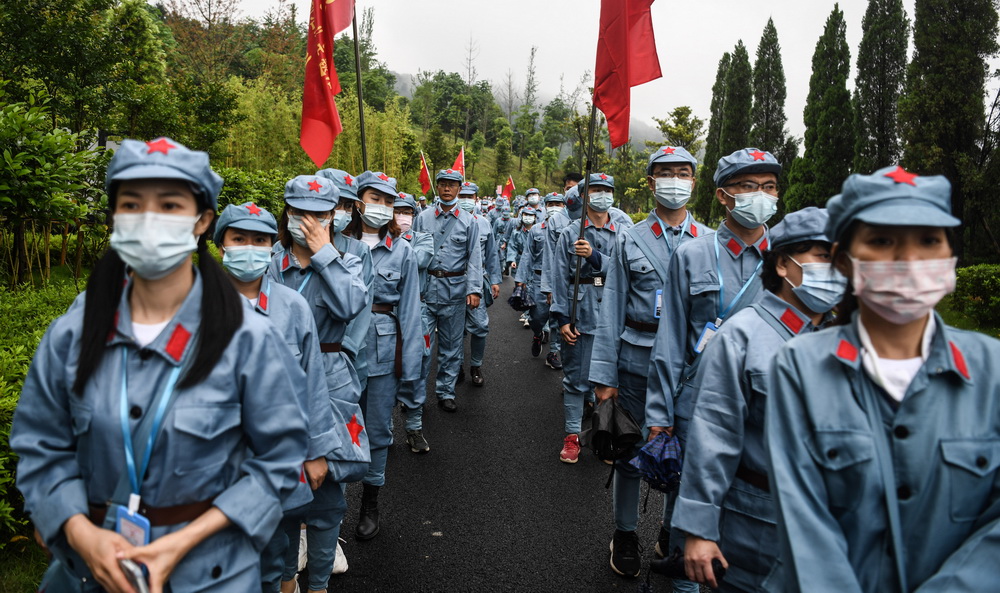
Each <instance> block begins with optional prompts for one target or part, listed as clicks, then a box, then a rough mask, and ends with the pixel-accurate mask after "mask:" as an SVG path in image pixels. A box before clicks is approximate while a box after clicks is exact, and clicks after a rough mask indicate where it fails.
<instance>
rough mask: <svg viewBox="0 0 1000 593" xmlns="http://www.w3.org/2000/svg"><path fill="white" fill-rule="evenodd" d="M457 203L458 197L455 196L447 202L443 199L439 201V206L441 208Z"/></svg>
mask: <svg viewBox="0 0 1000 593" xmlns="http://www.w3.org/2000/svg"><path fill="white" fill-rule="evenodd" d="M457 203H458V196H455V197H454V198H452V199H450V200H448V201H447V202H446V201H445V200H444V198H442V199H441V204H442V205H443V206H454V205H455V204H457Z"/></svg>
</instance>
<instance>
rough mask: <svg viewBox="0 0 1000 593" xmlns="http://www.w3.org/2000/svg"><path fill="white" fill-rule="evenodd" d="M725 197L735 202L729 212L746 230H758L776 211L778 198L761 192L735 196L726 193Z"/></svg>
mask: <svg viewBox="0 0 1000 593" xmlns="http://www.w3.org/2000/svg"><path fill="white" fill-rule="evenodd" d="M722 191H724V192H725V190H722ZM726 195H727V196H729V197H731V198H733V199H735V200H736V207H735V208H733V209H732V210H730V212H732V213H733V218H734V219H736V222H737V223H739V225H740V226H742V227H745V228H748V229H756V228H759V227H760V226H761V225H763V224H764V223H765V222H767V221H768V220H770V218H771V217H772V216H774V213H775V212H777V211H778V198H776V197H775V196H772V195H771V194H768V193H765V192H762V191H755V192H750V193H746V194H736V195H735V196H733V195H731V194H729V193H728V192H726Z"/></svg>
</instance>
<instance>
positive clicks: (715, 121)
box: [693, 52, 732, 221]
mask: <svg viewBox="0 0 1000 593" xmlns="http://www.w3.org/2000/svg"><path fill="white" fill-rule="evenodd" d="M731 62H732V56H731V55H730V54H729V52H726V53H724V54H722V58H720V59H719V67H718V69H717V70H716V73H715V84H713V85H712V104H711V110H712V116H711V118H710V119H709V122H708V135H707V136H706V138H705V162H704V163H703V164H702V166H701V167H699V168H698V185H697V186H696V187H695V203H694V205H693V209H694V211H695V214H696V215H697V216H698V218H699V219H700V220H703V221H708V220H710V216H711V212H712V205H713V204H714V203H716V199H715V181H714V180H713V179H712V178H713V176H714V175H715V169H716V167H718V164H719V159H720V158H722V149H721V148H720V145H719V139H720V137H721V135H722V118H723V117H724V107H725V105H726V76H727V75H728V73H729V66H730V64H731Z"/></svg>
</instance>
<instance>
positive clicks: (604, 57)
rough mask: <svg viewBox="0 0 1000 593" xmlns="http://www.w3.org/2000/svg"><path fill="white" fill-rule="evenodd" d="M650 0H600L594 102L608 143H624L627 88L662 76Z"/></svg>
mask: <svg viewBox="0 0 1000 593" xmlns="http://www.w3.org/2000/svg"><path fill="white" fill-rule="evenodd" d="M652 4H653V0H601V31H600V36H599V37H598V40H597V68H596V69H595V71H594V105H596V106H597V108H598V109H600V110H601V111H602V112H603V113H604V117H605V118H606V119H607V120H608V134H609V135H610V136H611V146H612V147H614V148H617V147H619V146H621V145H622V144H625V143H626V142H628V127H629V108H630V103H631V90H630V89H631V88H632V87H634V86H638V85H640V84H642V83H644V82H649V81H650V80H654V79H657V78H659V77H660V76H662V75H661V74H660V60H659V59H658V58H657V57H656V40H655V39H654V38H653V19H652V16H651V15H650V12H649V9H650V6H651V5H652Z"/></svg>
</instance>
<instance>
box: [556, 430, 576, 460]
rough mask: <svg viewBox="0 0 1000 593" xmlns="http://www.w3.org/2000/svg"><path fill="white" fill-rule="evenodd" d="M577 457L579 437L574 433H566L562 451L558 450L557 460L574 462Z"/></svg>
mask: <svg viewBox="0 0 1000 593" xmlns="http://www.w3.org/2000/svg"><path fill="white" fill-rule="evenodd" d="M578 459H580V437H578V436H576V435H575V434H570V435H566V438H565V439H563V448H562V451H560V452H559V461H562V462H563V463H576V461H577V460H578Z"/></svg>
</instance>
